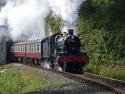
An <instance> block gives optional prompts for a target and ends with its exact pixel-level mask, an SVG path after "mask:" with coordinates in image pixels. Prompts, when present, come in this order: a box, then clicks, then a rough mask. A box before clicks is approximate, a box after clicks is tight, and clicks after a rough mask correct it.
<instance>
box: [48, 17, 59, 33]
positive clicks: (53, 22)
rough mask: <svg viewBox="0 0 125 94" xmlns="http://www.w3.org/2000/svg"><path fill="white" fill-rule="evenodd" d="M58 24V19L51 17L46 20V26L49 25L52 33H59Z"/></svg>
mask: <svg viewBox="0 0 125 94" xmlns="http://www.w3.org/2000/svg"><path fill="white" fill-rule="evenodd" d="M60 22H61V20H60V19H59V18H55V17H53V16H49V18H48V24H49V25H50V28H51V29H52V31H53V32H59V31H60Z"/></svg>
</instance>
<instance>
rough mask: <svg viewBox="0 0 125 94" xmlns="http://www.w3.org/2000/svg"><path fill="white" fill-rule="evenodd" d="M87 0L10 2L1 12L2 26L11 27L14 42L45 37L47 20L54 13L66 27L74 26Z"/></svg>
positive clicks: (26, 0)
mask: <svg viewBox="0 0 125 94" xmlns="http://www.w3.org/2000/svg"><path fill="white" fill-rule="evenodd" d="M83 1H85V0H8V1H7V4H6V5H5V7H3V8H2V10H1V12H0V25H3V24H7V25H9V29H10V30H9V33H10V36H11V37H12V39H13V40H15V41H16V40H26V39H36V38H40V39H41V38H44V37H45V19H46V18H47V16H48V15H49V14H50V13H51V12H52V13H53V14H55V15H56V16H58V17H60V18H61V19H62V22H63V25H64V26H74V25H75V24H76V20H77V17H78V8H79V6H80V4H82V2H83Z"/></svg>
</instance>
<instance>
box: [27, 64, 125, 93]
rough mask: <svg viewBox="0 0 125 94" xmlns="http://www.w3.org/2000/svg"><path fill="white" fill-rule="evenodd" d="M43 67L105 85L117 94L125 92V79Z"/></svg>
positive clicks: (81, 81) (76, 78)
mask: <svg viewBox="0 0 125 94" xmlns="http://www.w3.org/2000/svg"><path fill="white" fill-rule="evenodd" d="M25 65H26V64H25ZM30 66H32V65H30ZM32 67H36V68H42V67H40V66H36V65H35V66H32ZM42 69H43V70H47V71H51V72H54V73H57V74H60V75H63V76H64V77H67V78H69V79H73V80H76V81H78V82H80V83H85V82H87V83H89V84H92V85H97V86H99V87H103V88H105V89H107V90H109V91H111V92H113V93H115V94H125V88H124V87H125V82H124V81H119V80H115V79H112V78H108V77H104V76H99V75H95V74H91V73H87V72H85V74H84V75H78V74H72V73H67V72H60V71H55V70H52V69H45V68H42Z"/></svg>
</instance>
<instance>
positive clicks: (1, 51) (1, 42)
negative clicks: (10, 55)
mask: <svg viewBox="0 0 125 94" xmlns="http://www.w3.org/2000/svg"><path fill="white" fill-rule="evenodd" d="M4 30H6V26H0V64H1V63H6V36H5V33H4Z"/></svg>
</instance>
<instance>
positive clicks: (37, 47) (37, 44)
mask: <svg viewBox="0 0 125 94" xmlns="http://www.w3.org/2000/svg"><path fill="white" fill-rule="evenodd" d="M38 51H39V44H37V52H38Z"/></svg>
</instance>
